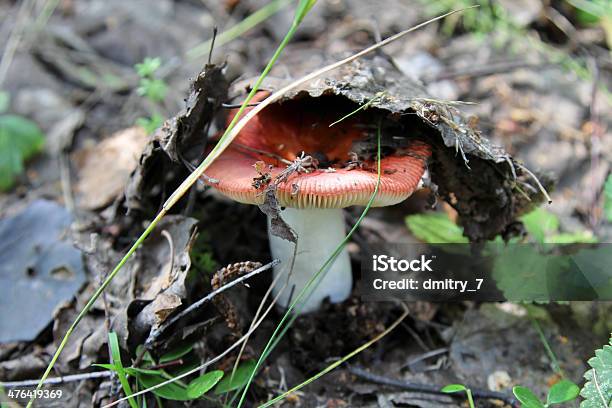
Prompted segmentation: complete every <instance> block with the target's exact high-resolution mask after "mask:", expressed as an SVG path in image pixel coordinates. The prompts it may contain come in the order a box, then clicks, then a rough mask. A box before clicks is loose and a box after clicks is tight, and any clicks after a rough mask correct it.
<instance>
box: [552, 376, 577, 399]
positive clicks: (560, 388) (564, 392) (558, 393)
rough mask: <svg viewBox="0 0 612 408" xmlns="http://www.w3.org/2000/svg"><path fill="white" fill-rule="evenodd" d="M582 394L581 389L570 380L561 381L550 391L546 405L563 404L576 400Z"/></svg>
mask: <svg viewBox="0 0 612 408" xmlns="http://www.w3.org/2000/svg"><path fill="white" fill-rule="evenodd" d="M579 394H580V387H578V386H577V385H576V384H574V383H573V382H571V381H570V380H561V381H559V382H558V383H556V384H555V385H553V386H552V387H550V390H548V397H546V404H548V405H550V404H561V403H563V402H567V401H571V400H573V399H576V397H578V395H579Z"/></svg>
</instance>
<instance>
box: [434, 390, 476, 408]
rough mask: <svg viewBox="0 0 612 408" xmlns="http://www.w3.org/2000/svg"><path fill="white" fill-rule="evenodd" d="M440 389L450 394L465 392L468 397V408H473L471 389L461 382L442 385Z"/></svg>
mask: <svg viewBox="0 0 612 408" xmlns="http://www.w3.org/2000/svg"><path fill="white" fill-rule="evenodd" d="M440 391H442V392H446V393H448V394H452V393H454V392H465V393H466V395H467V399H468V404H469V405H470V408H474V398H473V397H472V390H470V389H469V388H468V387H466V386H465V385H463V384H448V385H446V386H444V387H443V388H442V389H441V390H440Z"/></svg>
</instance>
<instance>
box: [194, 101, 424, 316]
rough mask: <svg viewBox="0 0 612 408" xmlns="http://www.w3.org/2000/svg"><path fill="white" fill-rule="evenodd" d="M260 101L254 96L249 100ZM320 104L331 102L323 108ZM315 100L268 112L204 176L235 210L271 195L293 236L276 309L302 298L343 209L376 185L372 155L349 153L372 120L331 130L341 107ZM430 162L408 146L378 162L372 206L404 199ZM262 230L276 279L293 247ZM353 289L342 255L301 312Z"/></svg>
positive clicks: (418, 146) (357, 119)
mask: <svg viewBox="0 0 612 408" xmlns="http://www.w3.org/2000/svg"><path fill="white" fill-rule="evenodd" d="M266 96H267V93H265V92H260V93H258V94H257V95H256V96H255V98H254V100H255V101H259V100H262V99H265V97H266ZM325 99H328V102H329V101H330V100H331V101H332V103H325V102H323V100H325ZM317 100H318V102H314V100H313V99H301V100H294V101H289V102H284V103H282V104H273V105H271V106H269V107H267V108H266V109H264V110H263V111H262V112H260V113H259V114H258V115H257V116H255V117H254V118H253V119H252V120H251V121H250V122H249V123H248V124H247V125H246V126H245V127H244V128H243V129H242V130H241V132H240V133H239V134H238V136H237V137H236V138H235V139H234V141H233V142H232V144H231V145H230V146H229V147H228V148H227V149H226V150H225V151H224V152H223V154H222V155H221V156H220V157H219V158H217V160H215V161H214V162H213V164H212V165H211V166H210V167H209V168H208V170H207V176H208V177H211V178H213V179H216V180H218V183H215V184H211V186H212V187H214V188H215V189H217V190H218V191H219V192H220V193H222V194H223V195H225V196H227V197H229V198H231V199H233V200H235V201H238V202H241V203H245V204H258V205H261V204H263V202H264V198H265V195H266V194H265V191H266V188H267V189H270V188H272V189H274V192H275V196H276V199H277V201H278V204H279V205H280V207H281V211H280V214H281V216H282V218H283V220H284V221H285V222H286V223H287V224H288V225H289V226H290V227H291V228H292V229H293V230H294V232H295V233H296V234H297V237H298V239H297V248H296V249H295V254H296V255H295V260H294V262H293V270H292V271H291V275H290V277H289V286H288V290H285V291H283V293H282V294H281V296H280V298H279V305H280V306H282V307H288V305H289V304H290V302H291V296H293V297H295V296H297V294H299V293H300V291H301V290H302V288H303V287H304V286H305V285H306V284H307V282H308V281H309V280H310V279H311V278H312V276H313V275H314V274H315V273H316V272H317V271H318V270H319V269H320V268H321V266H322V265H323V263H324V262H325V261H326V260H327V259H328V258H329V256H330V255H331V254H332V252H333V251H334V250H335V248H336V247H337V246H338V244H339V243H340V242H341V241H342V240H343V239H344V237H345V234H346V230H345V223H344V215H343V211H342V209H343V208H346V207H349V206H353V205H358V206H364V205H366V204H367V203H368V201H369V200H370V198H371V196H372V193H373V192H374V189H375V187H376V184H377V180H378V174H377V165H376V150H374V152H373V154H372V155H371V157H364V155H363V152H361V156H360V157H359V158H358V157H357V156H358V155H357V154H356V153H355V152H354V151H353V150H355V149H354V147H355V143H359V142H360V141H363V140H364V138H367V129H368V127H367V126H364V124H366V125H367V123H365V122H364V118H365V119H369V120H370V121H371V120H372V117H371V115H363V114H362V115H353V116H351V117H350V118H347V119H345V120H344V121H342V122H340V123H339V124H337V125H334V126H332V127H330V126H329V125H330V124H331V123H332V122H334V121H336V120H337V119H338V118H339V117H341V116H342V115H341V114H340V113H339V112H342V111H340V110H337V109H336V108H338V109H340V108H342V107H341V106H337V105H336V104H335V103H333V99H329V98H325V97H323V98H317ZM336 100H337V99H336ZM313 102H314V103H313ZM236 112H237V110H235V111H233V112H232V114H231V115H230V118H229V119H230V120H231V118H232V117H233V115H235V114H236ZM370 123H372V122H370ZM374 132H375V130H374ZM374 140H376V139H374ZM409 140H410V139H409ZM374 148H376V143H374ZM429 155H430V148H429V146H428V145H427V144H425V143H424V142H421V141H417V140H412V141H410V142H409V143H407V144H406V146H405V147H402V148H398V149H397V150H396V151H394V152H392V153H391V154H387V155H386V156H384V157H383V158H382V159H381V182H380V187H379V190H378V194H377V196H376V198H375V199H374V202H373V204H372V205H373V206H374V207H383V206H388V205H394V204H397V203H399V202H401V201H403V200H405V199H406V198H408V196H410V195H411V194H412V192H413V191H414V190H415V189H416V188H417V186H418V185H419V182H420V180H421V177H422V176H423V173H424V171H425V166H426V160H427V158H428V157H429ZM356 161H359V162H358V163H356ZM204 181H205V182H206V180H204ZM268 191H269V190H268ZM268 226H269V227H268V233H269V238H270V250H271V253H272V256H273V257H274V258H278V259H280V260H281V263H280V264H279V265H278V266H276V267H275V269H274V274H275V276H276V275H278V274H280V273H283V272H286V271H287V270H288V269H289V268H291V265H292V258H293V254H294V244H293V243H292V242H289V241H287V240H284V239H282V238H280V237H278V236H275V235H273V234H271V229H270V221H268ZM277 286H279V285H277ZM292 287H293V288H292ZM351 288H352V272H351V265H350V259H349V255H348V252H347V251H346V250H343V251H342V252H341V253H340V254H339V255H338V257H337V258H336V260H335V262H334V263H333V264H331V266H329V268H328V270H327V272H326V274H325V276H324V277H323V278H322V279H321V280H320V282H319V284H318V286H317V287H316V288H315V290H314V291H312V293H311V294H310V296H309V297H308V298H307V299H306V300H305V301H304V303H303V305H302V308H301V313H307V312H311V311H314V310H316V309H318V308H319V306H320V305H321V303H322V301H323V300H324V299H325V298H329V300H330V301H331V302H333V303H339V302H342V301H343V300H345V299H347V298H348V297H349V295H350V293H351ZM275 290H276V291H278V290H280V289H278V288H276V289H275ZM292 294H293V295H292Z"/></svg>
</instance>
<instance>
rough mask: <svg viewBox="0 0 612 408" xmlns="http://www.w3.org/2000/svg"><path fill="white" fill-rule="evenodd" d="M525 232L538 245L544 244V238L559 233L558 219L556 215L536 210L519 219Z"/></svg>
mask: <svg viewBox="0 0 612 408" xmlns="http://www.w3.org/2000/svg"><path fill="white" fill-rule="evenodd" d="M521 221H523V224H524V225H525V229H527V232H528V233H529V234H530V235H531V236H533V237H534V239H535V240H536V241H537V242H539V243H544V242H546V238H547V237H549V236H551V235H553V234H555V233H557V232H558V231H559V219H558V218H557V216H556V215H554V214H553V213H551V212H548V211H546V210H544V209H542V208H536V209H535V210H533V211H532V212H530V213H529V214H527V215H524V216H522V217H521Z"/></svg>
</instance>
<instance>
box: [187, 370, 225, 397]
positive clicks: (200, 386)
mask: <svg viewBox="0 0 612 408" xmlns="http://www.w3.org/2000/svg"><path fill="white" fill-rule="evenodd" d="M221 377H223V371H221V370H215V371H211V372H209V373H206V374H204V375H202V376H200V377H198V378H196V379H195V380H193V381H191V382H190V383H189V385H188V386H187V395H188V396H190V397H191V398H193V399H196V398H200V397H201V396H202V395H204V394H206V393H207V392H208V391H210V389H211V388H212V387H214V386H215V385H216V384H217V383H218V382H219V380H221Z"/></svg>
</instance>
